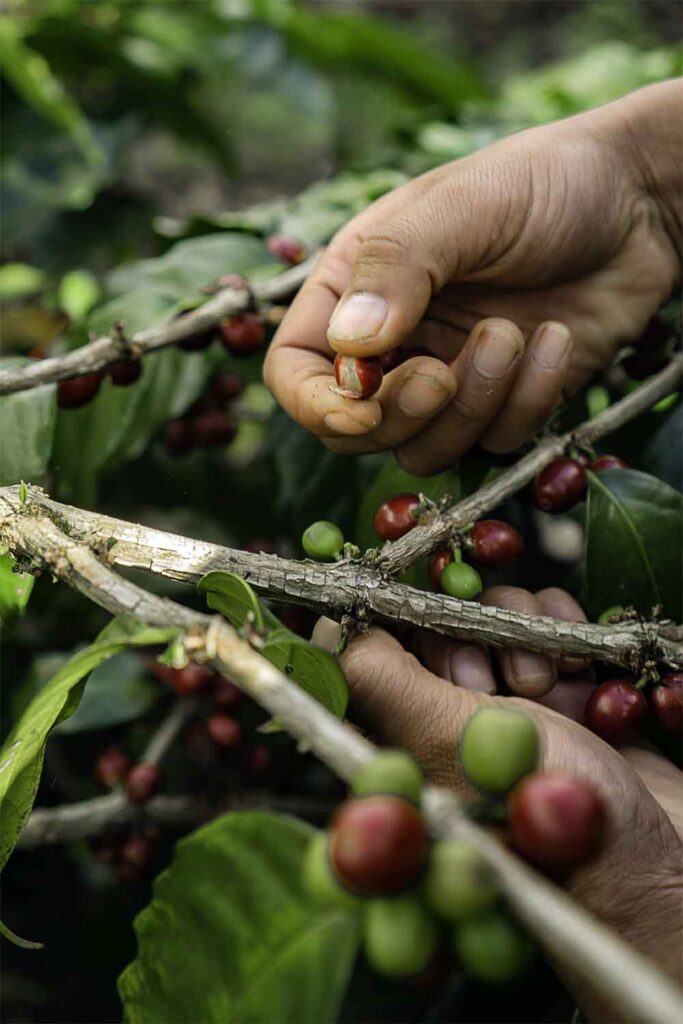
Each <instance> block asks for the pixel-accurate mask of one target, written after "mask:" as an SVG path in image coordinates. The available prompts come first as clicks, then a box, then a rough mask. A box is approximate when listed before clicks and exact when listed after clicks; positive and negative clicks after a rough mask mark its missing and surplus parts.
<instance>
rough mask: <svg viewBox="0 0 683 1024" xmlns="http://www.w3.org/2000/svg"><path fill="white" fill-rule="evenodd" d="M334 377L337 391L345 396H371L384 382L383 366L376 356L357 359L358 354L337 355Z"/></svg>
mask: <svg viewBox="0 0 683 1024" xmlns="http://www.w3.org/2000/svg"><path fill="white" fill-rule="evenodd" d="M334 379H335V381H336V382H337V391H338V392H339V394H340V395H343V396H344V398H370V397H371V396H372V395H374V394H375V392H376V391H378V390H379V387H380V384H381V383H382V366H381V364H380V361H379V359H376V358H374V357H373V358H372V359H357V358H356V356H343V355H337V357H336V358H335V360H334Z"/></svg>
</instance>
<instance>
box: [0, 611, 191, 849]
mask: <svg viewBox="0 0 683 1024" xmlns="http://www.w3.org/2000/svg"><path fill="white" fill-rule="evenodd" d="M108 630H109V632H107V631H106V630H105V631H104V632H103V633H102V634H101V635H100V637H98V639H97V640H96V641H95V642H94V643H93V644H91V645H90V646H89V647H86V648H85V649H84V650H82V651H79V652H78V653H77V654H75V655H74V656H73V657H72V658H70V659H69V661H68V662H67V663H66V664H65V665H63V666H62V668H60V670H59V671H58V672H57V674H56V675H54V676H53V677H52V679H51V680H50V681H49V682H48V683H47V684H46V685H45V686H44V687H43V689H42V690H41V691H40V692H39V693H38V694H37V695H36V696H35V697H34V698H33V700H32V701H31V702H30V704H29V705H28V707H27V708H26V710H25V711H24V713H23V715H22V716H21V718H20V720H19V722H18V723H17V724H16V725H15V727H14V728H13V729H12V731H11V732H10V734H9V736H8V737H7V739H6V740H5V742H4V744H3V745H2V749H0V867H2V866H3V865H4V864H5V863H6V861H7V859H8V857H9V856H10V854H11V852H12V850H13V849H14V846H15V844H16V842H17V839H18V838H19V835H20V834H21V830H22V829H23V827H24V825H25V824H26V821H27V819H28V816H29V814H30V813H31V808H32V807H33V801H34V800H35V796H36V792H37V789H38V783H39V781H40V773H41V769H42V764H43V756H44V753H45V744H46V742H47V737H48V735H49V733H50V731H51V730H52V729H53V728H54V727H55V726H56V725H58V724H59V723H60V722H62V721H64V720H65V719H67V718H69V717H70V715H72V714H73V713H74V711H75V710H76V708H77V707H78V704H79V702H80V699H81V696H82V693H83V688H84V686H85V680H86V677H87V675H88V674H89V673H90V672H92V670H93V669H95V668H97V666H98V665H100V664H102V662H103V661H105V660H106V659H107V658H110V657H111V656H112V655H114V654H119V653H120V652H121V651H122V650H124V648H125V647H126V646H127V645H129V644H132V645H136V646H143V647H144V646H152V645H156V644H165V643H168V642H169V640H170V639H171V637H172V636H174V635H175V634H176V632H177V630H175V629H150V628H147V627H145V626H141V625H140V624H139V623H135V622H134V620H132V619H126V618H124V619H119V620H115V621H114V624H110V626H109V627H108Z"/></svg>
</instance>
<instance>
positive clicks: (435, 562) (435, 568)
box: [429, 548, 453, 593]
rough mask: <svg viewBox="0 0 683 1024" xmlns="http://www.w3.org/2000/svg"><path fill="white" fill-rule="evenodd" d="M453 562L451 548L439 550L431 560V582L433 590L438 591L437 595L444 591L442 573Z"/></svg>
mask: <svg viewBox="0 0 683 1024" xmlns="http://www.w3.org/2000/svg"><path fill="white" fill-rule="evenodd" d="M452 561H453V552H452V551H451V549H450V548H439V550H438V551H436V552H435V553H434V554H433V555H432V558H431V561H430V563H429V582H430V583H431V585H432V590H436V591H437V593H438V592H440V591H442V590H443V588H442V586H441V573H442V572H443V571H444V569H445V568H446V566H447V565H448V563H449V562H452Z"/></svg>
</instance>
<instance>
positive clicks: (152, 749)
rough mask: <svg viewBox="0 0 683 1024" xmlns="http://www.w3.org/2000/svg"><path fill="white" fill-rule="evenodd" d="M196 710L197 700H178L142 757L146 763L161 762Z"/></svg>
mask: <svg viewBox="0 0 683 1024" xmlns="http://www.w3.org/2000/svg"><path fill="white" fill-rule="evenodd" d="M194 710H195V702H194V701H192V700H188V699H187V698H185V699H184V700H177V701H176V702H175V704H174V705H173V707H172V708H171V710H170V711H169V713H168V715H167V716H166V718H164V720H163V722H162V723H161V725H160V726H159V728H158V729H157V730H156V732H155V733H154V735H153V736H152V738H151V740H150V741H149V743H148V744H147V747H146V749H145V752H144V754H143V755H142V757H141V758H140V760H141V761H144V762H145V764H157V765H158V764H161V762H162V761H163V759H164V758H165V757H166V754H167V753H168V751H169V749H170V748H171V747H172V746H173V742H174V740H175V738H176V736H177V735H178V733H179V732H180V730H181V729H182V727H183V726H184V725H185V722H186V721H187V719H188V718H189V717H190V715H191V714H192V712H193V711H194Z"/></svg>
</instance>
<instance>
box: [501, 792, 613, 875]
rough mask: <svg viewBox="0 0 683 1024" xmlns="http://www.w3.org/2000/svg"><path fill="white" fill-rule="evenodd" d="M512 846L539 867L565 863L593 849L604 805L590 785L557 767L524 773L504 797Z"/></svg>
mask: <svg viewBox="0 0 683 1024" xmlns="http://www.w3.org/2000/svg"><path fill="white" fill-rule="evenodd" d="M508 820H509V823H510V829H511V832H512V842H513V845H514V846H515V848H516V849H517V850H518V851H519V852H520V853H521V854H522V856H524V857H526V858H527V860H530V861H531V862H532V863H534V864H538V865H539V867H543V868H569V867H572V866H573V865H574V864H577V863H579V861H582V860H585V858H586V857H588V855H589V854H590V853H592V851H593V850H594V849H595V847H596V845H597V843H598V841H599V839H600V833H601V830H602V825H603V820H604V808H603V805H602V802H601V800H600V798H599V796H598V794H597V793H596V792H595V790H594V789H593V787H592V786H590V785H589V784H588V783H587V782H582V781H581V780H580V779H574V778H571V776H568V775H560V774H559V773H550V772H548V773H540V772H539V773H538V774H535V775H528V776H527V777H526V778H525V779H522V781H521V782H520V783H519V784H518V785H517V786H516V787H515V789H514V790H513V791H512V793H511V794H510V796H509V798H508Z"/></svg>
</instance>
